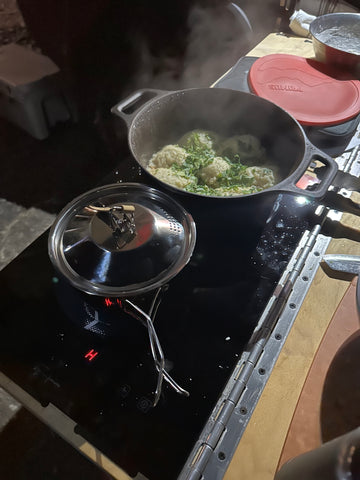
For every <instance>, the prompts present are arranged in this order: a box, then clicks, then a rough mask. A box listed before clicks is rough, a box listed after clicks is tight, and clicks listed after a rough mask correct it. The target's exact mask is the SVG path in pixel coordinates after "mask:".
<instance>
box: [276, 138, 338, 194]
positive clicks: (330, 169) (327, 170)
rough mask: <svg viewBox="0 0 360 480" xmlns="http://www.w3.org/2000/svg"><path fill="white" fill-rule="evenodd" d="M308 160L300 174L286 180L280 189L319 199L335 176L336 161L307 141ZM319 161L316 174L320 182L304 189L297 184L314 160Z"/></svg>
mask: <svg viewBox="0 0 360 480" xmlns="http://www.w3.org/2000/svg"><path fill="white" fill-rule="evenodd" d="M307 145H308V149H309V151H308V159H309V160H308V162H307V165H306V167H305V169H304V171H303V173H302V175H301V176H300V177H298V178H295V179H294V181H293V179H291V180H290V181H288V182H286V183H285V185H284V186H282V191H285V192H288V193H293V194H296V195H303V196H306V197H311V198H313V199H321V198H323V197H324V196H325V195H326V193H327V191H328V189H329V187H330V185H331V184H332V182H333V180H334V178H335V177H336V174H337V171H338V168H339V167H338V164H337V163H336V161H335V160H334V159H333V158H331V157H330V156H329V155H327V154H326V153H324V152H323V151H321V150H319V149H318V148H317V147H315V146H314V145H312V144H310V143H308V144H307ZM315 161H319V162H320V163H321V164H322V166H321V168H320V167H319V168H317V169H316V170H317V171H316V174H317V177H318V178H319V180H320V183H318V184H315V185H314V186H313V189H308V188H307V189H304V188H301V187H299V186H298V184H299V182H300V180H301V178H302V177H303V175H305V174H306V171H307V170H308V168H309V166H310V165H311V164H312V163H313V162H315Z"/></svg>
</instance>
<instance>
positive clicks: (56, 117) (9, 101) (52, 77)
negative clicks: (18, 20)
mask: <svg viewBox="0 0 360 480" xmlns="http://www.w3.org/2000/svg"><path fill="white" fill-rule="evenodd" d="M0 116H1V117H2V118H5V119H7V120H9V121H10V122H12V123H14V124H15V125H17V126H19V127H20V128H22V129H24V130H26V131H27V132H28V133H29V134H30V135H32V136H33V137H35V138H37V139H39V140H43V139H44V138H46V137H48V135H49V133H50V128H51V127H53V126H55V125H56V123H58V122H66V121H68V120H74V119H75V118H74V117H75V116H76V113H75V107H74V105H73V103H72V101H71V99H70V96H69V94H68V92H67V91H66V86H65V84H64V82H62V81H61V73H60V70H59V68H58V67H57V66H56V65H55V63H54V62H53V61H52V60H50V58H49V57H46V56H44V55H41V54H38V53H36V52H34V51H32V50H30V49H28V48H26V47H22V46H20V45H17V44H14V43H13V44H9V45H4V46H2V47H0Z"/></svg>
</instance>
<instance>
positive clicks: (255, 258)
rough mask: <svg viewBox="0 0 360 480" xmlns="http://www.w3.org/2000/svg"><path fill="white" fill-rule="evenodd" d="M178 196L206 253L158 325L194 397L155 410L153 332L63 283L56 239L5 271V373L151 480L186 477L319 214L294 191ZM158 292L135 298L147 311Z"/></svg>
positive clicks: (178, 283) (174, 287)
mask: <svg viewBox="0 0 360 480" xmlns="http://www.w3.org/2000/svg"><path fill="white" fill-rule="evenodd" d="M129 165H130V170H131V172H133V173H132V174H131V175H129V177H131V180H132V181H134V180H136V175H138V173H136V172H138V170H137V169H136V168H135V169H134V166H133V164H132V162H130V163H129ZM134 172H135V173H134ZM118 176H119V171H116V172H113V173H112V174H111V175H110V176H109V177H108V178H107V179H106V181H115V180H116V179H118ZM138 180H140V181H144V178H143V177H142V176H141V175H140V176H139V177H138ZM180 200H183V203H184V204H185V206H186V208H187V209H188V210H189V211H190V213H191V214H192V215H193V216H194V219H195V222H196V226H197V241H196V246H195V250H194V253H193V256H192V258H191V261H190V262H189V263H188V264H187V265H186V267H185V268H184V269H183V270H182V271H181V272H180V273H179V274H178V275H177V276H176V277H175V278H174V279H173V280H171V281H170V283H169V284H168V285H165V286H164V287H163V288H162V290H161V291H160V293H159V295H158V297H157V308H156V309H155V311H156V314H155V316H154V317H153V321H154V325H155V329H156V331H157V335H158V337H159V341H160V343H161V345H162V348H163V351H164V356H165V359H166V362H165V366H166V369H167V371H168V372H169V374H170V375H171V376H172V378H173V379H174V380H175V381H176V382H177V383H178V384H179V385H180V386H181V387H182V388H184V389H185V390H186V391H188V392H189V396H188V397H187V396H184V395H180V394H178V393H177V392H175V391H174V389H173V388H172V387H171V386H170V385H169V384H168V383H167V382H164V384H163V389H162V394H161V398H160V401H159V403H158V404H157V406H156V407H153V399H154V390H155V387H156V381H157V372H156V369H155V366H154V361H153V358H152V355H151V350H150V346H149V339H148V333H147V330H146V328H144V325H143V324H142V323H141V322H140V321H138V320H136V319H134V318H133V317H131V316H130V315H128V314H127V313H125V312H124V311H123V310H122V309H121V307H120V303H121V301H122V299H118V298H103V297H96V296H89V295H87V294H85V293H82V292H80V291H78V290H76V289H75V288H73V287H72V286H70V285H69V284H68V282H67V281H66V279H63V278H61V277H60V276H59V275H58V274H57V273H56V272H55V271H54V269H53V267H52V264H51V262H50V260H49V257H48V253H47V240H48V233H49V232H46V233H45V234H43V235H42V236H41V237H40V238H39V239H38V240H37V241H35V242H34V243H33V244H32V245H31V246H30V247H28V248H27V249H26V250H25V251H24V252H23V253H22V254H21V255H20V256H19V257H17V258H16V259H15V260H14V261H13V262H12V263H11V264H10V265H8V266H7V267H6V268H5V269H4V270H3V271H2V272H1V275H0V288H1V291H2V315H1V320H0V338H1V340H0V365H1V371H2V372H3V373H4V374H5V375H6V376H8V377H9V378H10V379H11V380H12V381H13V382H15V383H16V384H18V385H19V386H21V387H22V388H23V389H24V390H25V391H27V392H28V393H29V394H31V395H32V396H33V397H34V398H35V399H36V400H38V401H39V402H40V403H41V404H42V405H43V406H46V405H48V404H49V403H51V404H53V405H55V406H56V407H57V408H59V409H60V410H61V411H62V412H64V413H65V414H66V415H68V416H69V417H70V418H71V419H72V420H73V421H74V422H75V423H76V424H77V427H76V431H77V432H78V433H80V434H81V435H82V436H83V437H84V438H85V439H86V440H88V441H89V442H90V443H92V444H93V445H94V446H95V447H97V448H99V449H100V450H101V451H102V452H103V453H104V454H105V455H107V456H108V457H109V458H110V459H111V460H112V461H114V462H115V463H116V464H117V465H119V466H120V467H121V468H122V469H124V470H125V471H126V472H127V473H128V474H129V475H130V476H133V477H135V476H136V474H137V473H138V472H141V474H142V475H144V476H145V477H146V478H148V479H150V480H152V479H156V480H161V479H164V480H165V479H166V480H169V479H175V478H177V476H178V475H179V473H180V471H181V469H182V466H183V464H184V462H185V461H186V458H187V456H188V455H189V453H190V451H191V449H192V447H193V445H194V443H195V441H196V440H197V438H198V436H199V434H200V432H201V430H202V428H203V427H204V425H205V423H206V421H207V419H208V417H209V415H210V413H211V411H212V409H213V408H214V405H215V403H216V401H217V399H218V397H219V395H220V394H221V392H222V390H223V388H224V386H225V384H226V382H227V381H228V379H229V375H230V374H231V372H232V370H233V368H234V367H235V365H236V363H237V361H238V359H239V357H240V356H241V353H242V351H243V349H244V347H245V345H246V343H247V341H248V340H249V338H250V336H251V334H252V332H253V330H254V328H255V326H256V324H257V322H258V320H259V318H260V316H261V313H262V311H263V309H264V307H265V306H266V303H267V301H268V299H269V298H270V296H271V294H272V292H273V289H274V287H275V285H276V284H277V282H278V280H279V278H280V276H281V274H282V272H283V270H284V269H285V267H286V265H287V263H288V261H289V260H290V258H291V255H292V254H293V252H294V250H295V248H296V245H297V243H298V241H299V239H300V238H301V236H302V234H303V232H304V231H305V230H306V229H307V228H308V227H309V225H310V224H311V223H312V222H313V219H314V209H315V207H314V205H313V204H312V203H311V202H309V201H299V197H295V196H291V195H279V196H276V195H275V196H274V195H272V196H270V197H267V196H264V199H263V200H262V201H261V202H255V204H250V205H249V204H247V203H245V202H240V203H239V202H236V201H235V202H232V201H229V202H227V201H226V203H224V202H211V203H207V202H204V203H197V202H195V203H193V202H192V201H190V200H189V199H188V198H186V197H184V198H183V199H181V198H180ZM300 200H303V198H302V197H301V199H300ZM266 219H268V220H266ZM154 295H155V292H150V293H148V294H146V295H144V296H142V297H140V298H139V297H133V298H131V301H132V302H133V303H135V304H137V305H139V306H140V307H141V308H142V309H143V310H144V311H149V309H150V306H151V305H152V304H153V301H154Z"/></svg>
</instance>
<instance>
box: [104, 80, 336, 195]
mask: <svg viewBox="0 0 360 480" xmlns="http://www.w3.org/2000/svg"><path fill="white" fill-rule="evenodd" d="M190 92H193V93H195V94H196V92H217V93H216V94H219V95H221V94H222V93H221V92H224V93H226V94H228V95H233V96H238V97H240V96H243V97H245V96H246V97H248V98H253V99H254V101H255V102H258V103H260V104H261V103H262V104H264V105H265V104H266V105H268V106H269V107H271V108H274V109H275V110H276V111H278V112H281V114H282V115H284V116H285V117H287V118H288V119H289V120H290V121H292V122H293V124H294V126H296V128H297V131H298V133H299V135H300V136H301V141H302V143H303V157H302V160H301V161H300V162H299V164H298V165H297V166H296V168H295V170H293V171H292V172H291V173H290V174H289V175H288V176H287V177H285V178H282V179H281V180H280V181H279V182H278V183H276V184H275V185H274V186H272V187H270V188H267V189H265V190H261V191H259V192H256V193H250V194H244V195H229V196H216V195H205V194H200V193H194V192H187V191H186V190H183V189H181V188H178V187H175V186H173V185H170V184H168V183H166V182H163V181H162V180H160V179H159V178H157V177H156V176H154V175H153V174H152V173H151V172H149V170H148V168H147V167H145V166H144V165H143V164H142V162H141V160H140V159H139V158H138V156H137V155H136V154H135V151H134V146H133V141H132V139H133V135H134V129H135V127H134V125H136V122H137V121H138V120H139V118H141V116H142V115H143V114H144V113H145V112H146V111H147V109H148V108H151V107H152V106H153V105H156V104H158V103H159V102H161V101H163V100H164V99H166V98H167V97H171V96H178V97H179V98H181V96H182V95H186V94H187V93H190ZM149 97H150V98H149ZM142 99H145V102H142V103H141V101H142ZM137 102H139V103H141V104H140V106H138V107H137V108H136V103H137ZM128 106H131V107H132V111H131V113H126V109H127V107H128ZM111 111H112V113H114V114H115V115H117V116H119V117H121V118H122V119H123V120H124V121H125V123H126V124H127V128H128V145H129V148H130V151H131V153H132V156H133V158H134V159H135V161H136V162H137V163H138V165H139V166H140V167H141V168H142V169H143V170H144V171H145V172H146V173H147V175H149V176H150V177H151V178H152V179H153V180H154V181H155V182H157V183H159V184H160V185H162V186H163V187H164V188H166V189H168V190H170V191H173V192H176V193H179V194H182V195H188V196H192V197H197V198H199V199H214V200H220V201H224V200H228V201H229V200H231V199H235V200H236V199H237V200H241V199H252V198H255V197H258V196H259V195H267V194H271V193H292V194H296V195H304V196H307V197H310V198H315V199H320V198H322V197H323V196H324V195H325V193H326V191H327V190H328V188H329V186H330V184H331V181H332V180H333V178H334V177H335V175H336V173H337V170H338V166H337V164H336V162H335V160H334V159H332V158H331V157H330V156H329V155H327V154H325V153H324V152H323V151H321V150H320V149H318V148H317V147H316V146H315V145H313V144H312V143H311V142H310V140H309V139H308V138H307V136H306V134H305V131H304V129H303V127H302V126H301V124H300V123H299V122H298V121H297V120H296V118H294V117H293V116H292V115H291V114H290V113H289V112H287V111H286V110H285V109H284V108H282V107H281V106H279V105H277V104H275V103H274V102H272V101H270V100H268V99H266V98H262V97H259V96H258V95H256V94H253V93H249V92H243V91H239V90H231V89H229V88H213V87H199V88H198V87H192V88H184V89H180V90H170V91H165V90H155V89H140V90H137V91H135V92H133V93H132V94H131V95H130V96H129V97H127V98H126V99H124V100H123V101H121V102H119V103H118V104H117V105H115V106H114V107H113V108H112V109H111ZM139 123H141V122H139ZM316 160H319V161H320V162H322V163H323V164H324V165H325V167H326V173H325V175H324V176H323V178H322V180H321V183H320V184H318V185H317V186H316V187H315V189H314V190H303V189H301V188H299V187H297V186H296V183H297V182H298V181H299V180H300V178H301V177H302V176H303V175H304V174H305V172H306V170H307V168H308V167H309V165H310V164H312V163H313V162H314V161H316Z"/></svg>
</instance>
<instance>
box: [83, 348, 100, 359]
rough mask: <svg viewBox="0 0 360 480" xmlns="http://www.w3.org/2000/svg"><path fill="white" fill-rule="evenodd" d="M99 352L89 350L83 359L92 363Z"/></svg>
mask: <svg viewBox="0 0 360 480" xmlns="http://www.w3.org/2000/svg"><path fill="white" fill-rule="evenodd" d="M98 353H99V352H97V351H96V350H94V349H93V348H92V349H91V350H89V351H88V352H87V353H86V354H85V355H84V358H86V360H87V361H88V362H92V361H93V360H94V358H95V357H96V356H97V355H98Z"/></svg>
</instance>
